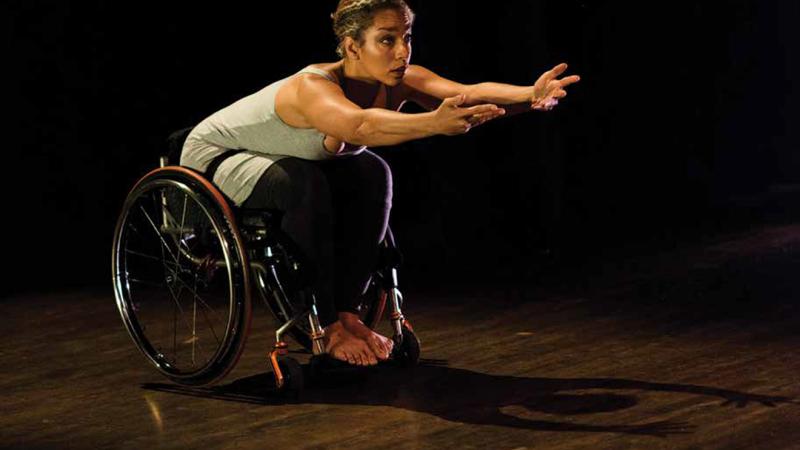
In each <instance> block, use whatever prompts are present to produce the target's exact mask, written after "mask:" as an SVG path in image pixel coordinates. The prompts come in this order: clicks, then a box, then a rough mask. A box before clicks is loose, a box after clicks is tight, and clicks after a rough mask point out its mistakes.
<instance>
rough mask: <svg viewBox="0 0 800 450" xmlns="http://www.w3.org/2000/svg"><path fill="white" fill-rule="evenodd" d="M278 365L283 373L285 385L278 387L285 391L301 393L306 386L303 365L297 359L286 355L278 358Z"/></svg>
mask: <svg viewBox="0 0 800 450" xmlns="http://www.w3.org/2000/svg"><path fill="white" fill-rule="evenodd" d="M278 367H279V368H280V369H281V374H282V375H283V386H281V387H279V388H278V389H279V390H280V391H283V392H292V393H299V392H300V391H302V390H303V387H305V377H304V375H303V366H301V365H300V363H299V362H297V360H296V359H294V358H292V357H289V356H284V357H279V358H278Z"/></svg>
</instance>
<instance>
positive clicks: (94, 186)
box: [0, 0, 800, 292]
mask: <svg viewBox="0 0 800 450" xmlns="http://www.w3.org/2000/svg"><path fill="white" fill-rule="evenodd" d="M279 3H280V4H282V5H281V7H280V11H278V10H276V9H275V8H276V6H275V5H277V4H279ZM284 3H285V4H284ZM630 3H632V2H600V1H595V0H584V1H580V0H557V1H556V0H541V1H503V2H480V3H477V4H473V3H470V2H455V1H444V0H436V1H432V0H416V1H412V0H409V4H410V5H411V6H412V7H413V8H414V9H415V11H416V13H417V22H416V25H415V29H414V33H415V34H414V50H413V56H412V63H417V64H421V65H424V66H426V67H429V68H431V69H432V70H434V71H436V72H438V73H440V74H441V75H443V76H446V77H449V78H452V79H455V80H458V81H461V82H464V83H476V82H480V81H497V82H507V83H514V84H532V83H533V82H534V81H535V79H536V78H537V77H538V76H539V74H540V73H541V72H543V71H544V70H547V69H549V68H551V67H552V66H554V65H555V64H557V63H559V62H562V61H565V62H567V63H569V64H570V68H569V69H568V72H567V74H572V73H578V74H580V75H581V77H582V81H581V82H580V83H578V84H577V85H575V86H574V87H572V88H570V89H569V96H568V97H567V98H566V99H565V100H564V101H562V103H561V105H559V106H558V107H557V108H556V110H554V111H553V112H550V113H541V112H531V113H529V114H525V115H522V116H515V117H510V118H505V119H502V120H498V121H495V122H491V123H489V124H487V125H485V126H483V127H479V128H477V129H474V130H472V131H470V133H468V134H466V135H463V136H457V137H444V136H437V137H433V138H429V139H426V140H420V141H415V142H409V143H405V144H402V145H399V146H395V147H383V148H377V149H375V150H376V152H377V153H378V154H380V155H382V156H383V157H384V158H385V159H386V160H387V161H388V162H389V164H390V165H391V167H392V169H393V174H394V178H395V196H394V207H393V212H392V214H393V215H392V219H391V224H392V228H393V229H394V230H395V233H396V235H397V238H398V241H399V244H400V246H401V248H402V249H403V250H404V253H405V254H406V258H407V262H406V266H405V267H404V270H405V272H404V273H405V275H404V276H405V278H404V280H401V281H406V282H409V283H410V282H414V283H427V282H432V283H433V282H438V280H440V279H442V278H444V279H446V280H450V281H457V280H459V279H465V278H471V279H474V278H475V277H476V276H480V277H485V278H486V279H495V278H497V277H502V276H503V274H517V273H518V272H517V271H516V269H515V268H525V267H527V266H529V265H531V264H534V263H535V262H536V261H537V260H538V259H541V258H542V257H541V254H542V253H543V250H544V249H551V250H552V252H551V255H556V257H558V258H557V260H559V261H578V260H585V259H587V258H592V257H593V256H599V255H604V254H608V252H613V251H615V250H618V249H640V250H641V249H649V250H647V251H652V250H654V249H657V248H659V247H660V246H661V247H663V246H665V245H667V246H668V245H672V243H673V242H675V241H676V240H677V239H678V238H686V237H691V236H699V235H701V234H703V233H707V232H713V231H717V230H720V229H724V228H726V227H731V226H735V225H736V224H740V223H755V222H758V221H764V220H772V219H779V220H787V219H788V220H790V219H791V217H790V216H791V214H787V211H788V209H787V208H788V205H790V204H791V192H792V186H794V183H797V182H799V181H800V179H798V178H799V175H800V170H798V169H800V157H798V152H797V147H798V143H800V136H798V133H797V129H796V127H794V126H793V125H794V124H795V122H796V121H797V118H798V103H799V102H798V91H797V89H795V88H793V86H792V80H793V79H794V78H795V77H797V76H798V75H800V72H799V71H798V58H797V56H796V55H797V54H798V42H800V39H798V38H800V36H799V34H800V31H798V29H797V28H796V27H794V25H795V24H796V23H798V19H800V6H798V4H797V3H796V2H789V1H786V2H774V1H773V2H764V1H756V0H737V1H729V2H727V3H726V4H725V5H723V6H720V5H717V4H712V3H709V2H696V3H694V4H693V3H689V2H683V3H681V2H658V3H651V2H637V3H636V4H635V5H632V4H630ZM5 4H6V6H5V8H6V12H5V13H3V14H0V16H2V18H0V20H2V22H3V27H2V29H3V33H4V34H5V36H4V39H3V45H4V48H3V54H4V55H6V63H5V64H4V70H3V72H4V75H5V77H4V78H6V80H7V81H6V83H7V84H6V85H5V88H6V89H4V92H5V94H6V95H4V97H5V98H6V101H5V105H4V106H5V108H4V110H5V111H6V113H7V115H6V119H4V129H5V131H4V133H3V137H4V143H5V146H4V149H5V152H4V153H5V156H4V158H3V159H4V161H6V166H5V167H6V169H5V170H4V171H3V179H4V184H5V186H4V189H3V192H4V194H5V200H6V201H5V202H4V205H5V208H4V209H5V210H4V212H3V217H4V220H3V223H4V224H3V229H4V231H5V232H4V233H3V236H4V248H5V250H6V251H5V252H4V259H5V262H6V264H5V266H6V268H5V269H4V276H3V285H4V286H3V290H4V291H6V292H9V291H19V290H29V289H61V288H65V287H75V286H85V285H97V284H99V285H101V286H102V285H105V284H107V285H108V287H109V291H110V288H111V283H110V248H111V237H112V233H113V227H114V223H115V221H116V217H117V215H118V213H119V208H120V207H121V205H122V201H123V199H124V197H125V195H126V193H127V190H128V189H129V187H130V186H131V185H132V184H133V183H134V182H135V180H136V179H137V178H138V177H140V176H141V175H143V174H144V173H146V171H148V170H149V169H151V168H153V167H154V166H155V165H156V163H157V155H159V154H160V153H161V152H162V151H163V143H164V138H165V137H166V136H167V134H169V132H170V131H172V130H174V129H177V128H181V127H184V126H190V125H194V124H196V123H197V122H198V121H199V120H201V119H202V118H204V117H205V116H207V115H208V114H210V113H212V112H214V111H216V110H217V109H219V108H221V107H224V106H226V105H228V104H229V103H231V102H233V101H235V100H237V99H238V98H241V97H242V96H245V95H248V94H250V93H252V92H254V91H256V90H258V89H260V88H261V87H263V86H265V85H266V84H269V83H270V82H272V81H274V80H276V79H278V78H282V77H284V76H286V75H288V74H290V73H293V72H295V71H296V70H298V69H299V68H301V67H303V66H305V65H307V64H310V63H314V62H327V61H333V60H335V57H336V55H335V53H334V48H335V43H334V39H333V35H332V32H331V30H330V19H329V14H330V13H331V11H332V10H333V9H334V7H335V1H332V0H325V1H322V0H314V1H307V2H257V3H256V2H253V4H250V2H248V4H245V3H237V2H217V3H216V4H214V3H212V4H207V6H202V7H197V6H194V7H191V8H190V7H186V6H184V5H181V6H178V5H174V6H172V5H170V2H161V4H159V5H157V6H155V5H153V4H151V5H145V4H143V3H139V2H135V3H134V2H131V3H127V4H119V3H116V2H97V1H88V0H86V1H81V2H60V3H58V2H40V1H24V2H23V1H12V2H5ZM199 4H200V3H195V5H199ZM468 4H469V5H483V6H480V7H476V6H472V7H468V6H465V5H468ZM406 111H407V112H419V111H420V110H419V109H418V108H414V107H413V106H409V105H407V106H406ZM787 192H788V194H787ZM787 196H788V197H787ZM787 198H788V200H787ZM776 199H778V200H776ZM520 270H521V269H520ZM522 272H524V270H523V271H522ZM520 273H521V272H520ZM433 275H435V277H432V276H433Z"/></svg>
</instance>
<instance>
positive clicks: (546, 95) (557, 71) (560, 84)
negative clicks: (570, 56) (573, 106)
mask: <svg viewBox="0 0 800 450" xmlns="http://www.w3.org/2000/svg"><path fill="white" fill-rule="evenodd" d="M565 70H567V63H561V64H559V65H557V66H555V67H553V68H552V69H550V70H548V71H547V72H545V73H543V74H542V76H540V77H539V79H538V80H536V83H535V84H534V85H533V93H532V95H531V100H530V101H531V108H532V109H535V110H537V111H550V110H551V109H553V107H555V106H556V105H558V99H560V98H564V97H566V96H567V91H565V90H564V88H565V87H567V86H569V85H570V84H572V83H577V82H578V81H580V79H581V77H579V76H578V75H572V76H568V77H566V78H563V79H561V80H558V79H556V77H558V76H559V75H561V74H562V73H564V71H565Z"/></svg>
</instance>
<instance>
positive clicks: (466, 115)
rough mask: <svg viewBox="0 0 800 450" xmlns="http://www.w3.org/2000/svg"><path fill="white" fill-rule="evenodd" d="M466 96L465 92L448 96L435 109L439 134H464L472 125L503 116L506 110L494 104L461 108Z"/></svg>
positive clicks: (435, 119)
mask: <svg viewBox="0 0 800 450" xmlns="http://www.w3.org/2000/svg"><path fill="white" fill-rule="evenodd" d="M465 98H466V95H464V94H461V95H457V96H455V97H449V98H446V99H444V100H443V101H442V103H441V104H440V105H439V107H438V108H437V109H436V111H434V122H435V124H436V125H435V126H436V129H437V130H438V132H439V134H445V135H448V136H453V135H456V134H464V133H466V132H467V131H469V130H470V129H471V128H472V127H476V126H478V125H480V124H482V123H484V122H486V121H488V120H492V119H494V118H496V117H499V116H502V115H503V114H505V112H506V111H505V110H504V109H503V108H499V107H497V105H492V104H483V105H475V106H471V107H469V108H460V107H459V105H461V104H462V103H464V99H465Z"/></svg>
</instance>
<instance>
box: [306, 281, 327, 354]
mask: <svg viewBox="0 0 800 450" xmlns="http://www.w3.org/2000/svg"><path fill="white" fill-rule="evenodd" d="M311 295H312V297H313V295H314V294H311ZM308 324H309V325H310V326H311V351H312V352H313V353H314V354H315V355H321V354H323V353H325V347H324V346H323V345H322V344H323V341H322V340H323V338H324V337H325V330H323V329H322V326H321V325H320V324H319V315H318V314H317V304H316V301H314V302H312V303H311V312H310V313H309V314H308Z"/></svg>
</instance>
